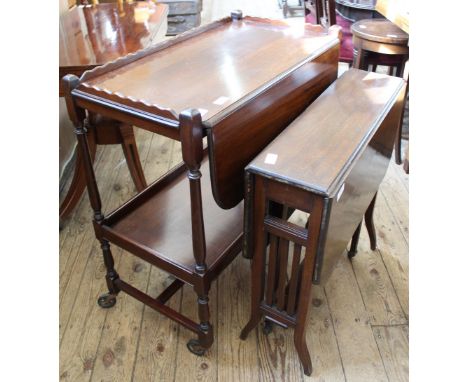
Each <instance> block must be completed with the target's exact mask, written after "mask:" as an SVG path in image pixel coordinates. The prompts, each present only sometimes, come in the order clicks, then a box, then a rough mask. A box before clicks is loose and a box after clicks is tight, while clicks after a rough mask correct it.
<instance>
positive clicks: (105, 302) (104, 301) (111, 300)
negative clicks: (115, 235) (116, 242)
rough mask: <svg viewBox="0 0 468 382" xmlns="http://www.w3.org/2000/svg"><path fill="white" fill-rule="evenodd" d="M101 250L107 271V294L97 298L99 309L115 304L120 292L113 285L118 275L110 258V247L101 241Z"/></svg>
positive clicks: (112, 259)
mask: <svg viewBox="0 0 468 382" xmlns="http://www.w3.org/2000/svg"><path fill="white" fill-rule="evenodd" d="M101 249H102V255H103V257H104V265H105V266H106V271H107V272H106V283H107V288H108V289H109V292H108V293H105V294H103V295H101V296H99V298H98V305H99V306H100V307H101V308H112V307H113V306H114V305H115V303H116V296H117V294H118V293H119V292H120V289H119V288H118V287H117V286H116V285H115V280H117V279H118V278H119V275H118V274H117V272H116V270H115V269H114V258H113V257H112V253H111V250H110V245H109V242H108V241H107V240H104V239H101Z"/></svg>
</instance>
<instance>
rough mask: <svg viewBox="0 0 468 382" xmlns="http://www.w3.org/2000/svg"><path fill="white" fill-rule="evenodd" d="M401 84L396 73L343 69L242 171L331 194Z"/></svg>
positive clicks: (325, 194) (389, 106)
mask: <svg viewBox="0 0 468 382" xmlns="http://www.w3.org/2000/svg"><path fill="white" fill-rule="evenodd" d="M403 86H404V81H403V80H402V79H401V78H398V77H392V76H387V75H383V74H377V73H373V72H366V71H363V70H358V69H350V70H348V71H346V72H345V73H344V74H343V75H342V76H341V77H340V78H339V79H338V80H337V81H335V82H334V83H333V84H332V85H331V86H330V87H329V88H328V89H327V90H325V92H323V93H322V95H320V97H319V98H317V99H316V100H315V101H314V103H312V105H311V106H309V107H308V108H307V109H306V110H305V111H304V112H303V113H302V114H301V115H300V116H299V117H298V118H296V119H295V120H294V121H293V122H292V123H291V125H289V126H288V127H287V128H286V129H285V130H284V131H283V132H282V133H281V134H280V135H279V136H278V137H277V138H276V139H275V140H274V141H273V142H272V143H270V145H268V146H267V147H266V148H265V149H264V150H263V151H262V152H261V153H260V154H259V155H258V156H257V157H256V158H255V159H254V160H253V161H252V162H251V163H250V164H249V165H248V166H247V169H248V171H250V172H255V173H261V174H266V175H267V176H268V177H269V178H273V179H276V180H278V181H281V182H283V183H288V184H291V185H295V186H297V187H300V188H303V189H306V190H309V191H311V192H314V193H318V194H321V195H324V196H328V197H333V196H334V194H335V193H336V192H337V190H338V187H339V186H340V182H341V181H342V180H343V179H342V178H343V176H344V175H345V174H346V173H347V171H349V169H350V166H351V165H352V163H353V162H354V160H355V159H357V158H358V157H359V154H360V153H361V152H362V151H363V150H364V149H365V147H366V144H367V142H368V141H369V140H370V139H371V138H372V136H373V134H374V132H375V131H376V129H377V128H378V127H379V124H380V122H381V120H382V119H383V117H385V115H386V114H387V113H388V111H389V110H390V108H391V107H392V105H393V103H394V102H395V101H396V100H397V97H398V95H399V94H400V91H401V90H402V88H403ZM292 148H293V149H292Z"/></svg>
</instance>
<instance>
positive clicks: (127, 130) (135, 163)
mask: <svg viewBox="0 0 468 382" xmlns="http://www.w3.org/2000/svg"><path fill="white" fill-rule="evenodd" d="M119 130H120V135H121V137H122V150H123V153H124V155H125V159H126V161H127V166H128V169H129V170H130V175H131V176H132V179H133V183H135V187H136V189H137V191H138V192H140V191H142V190H143V189H144V188H146V186H147V184H146V179H145V174H144V172H143V168H142V167H141V161H140V156H139V155H138V149H137V144H136V141H135V134H134V133H133V126H130V125H126V124H121V125H120V127H119Z"/></svg>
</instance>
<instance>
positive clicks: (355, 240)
mask: <svg viewBox="0 0 468 382" xmlns="http://www.w3.org/2000/svg"><path fill="white" fill-rule="evenodd" d="M361 226H362V222H361V223H359V225H358V226H357V228H356V231H354V234H353V238H352V239H351V247H350V249H349V251H348V257H349V258H350V259H351V258H353V257H354V256H356V253H357V247H358V244H359V234H360V233H361Z"/></svg>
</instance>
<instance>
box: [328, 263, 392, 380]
mask: <svg viewBox="0 0 468 382" xmlns="http://www.w3.org/2000/svg"><path fill="white" fill-rule="evenodd" d="M325 292H326V296H327V300H328V306H329V308H330V313H331V316H332V319H333V325H334V328H335V334H336V339H337V342H338V347H339V349H340V354H341V359H342V361H343V368H344V374H345V376H346V380H347V381H348V382H367V381H369V382H377V381H385V382H387V381H388V379H387V375H386V373H385V369H384V365H383V362H382V359H381V357H380V354H379V350H378V348H377V344H376V342H375V339H374V334H373V332H372V328H371V326H370V324H369V315H368V313H367V312H366V309H365V306H364V304H363V302H362V298H361V294H360V292H359V288H358V285H357V282H356V279H355V277H354V274H353V270H352V268H351V264H350V262H349V260H348V259H347V258H341V260H340V261H339V262H338V264H337V266H336V268H335V270H334V271H333V273H332V274H331V276H330V279H329V280H328V282H327V285H326V286H325Z"/></svg>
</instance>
